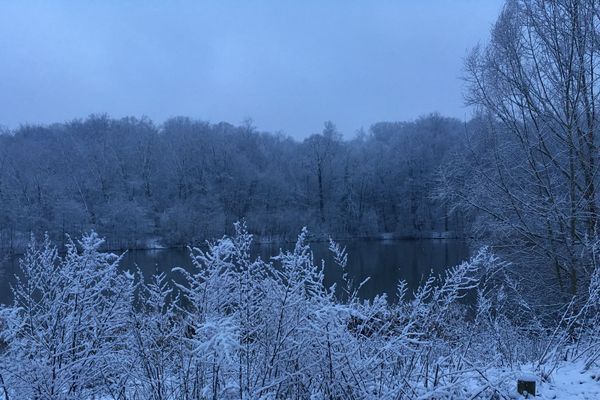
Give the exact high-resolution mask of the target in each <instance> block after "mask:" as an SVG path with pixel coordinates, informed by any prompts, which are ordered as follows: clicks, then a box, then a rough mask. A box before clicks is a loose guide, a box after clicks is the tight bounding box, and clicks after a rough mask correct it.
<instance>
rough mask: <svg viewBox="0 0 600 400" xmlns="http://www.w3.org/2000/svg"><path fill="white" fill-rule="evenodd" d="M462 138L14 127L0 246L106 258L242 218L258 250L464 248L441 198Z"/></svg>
mask: <svg viewBox="0 0 600 400" xmlns="http://www.w3.org/2000/svg"><path fill="white" fill-rule="evenodd" d="M465 135H466V134H465V126H464V124H463V123H461V122H460V121H458V120H455V119H452V118H445V117H442V116H440V115H437V114H432V115H429V116H426V117H421V118H419V119H417V120H416V121H413V122H380V123H376V124H374V125H372V126H371V127H370V129H369V131H368V132H365V131H364V130H359V131H358V132H356V133H355V134H348V133H347V134H346V135H345V136H343V135H342V133H341V132H338V130H337V129H336V127H335V125H334V124H333V123H332V122H325V124H324V128H323V131H322V132H320V133H316V134H313V135H311V136H308V137H307V138H306V139H305V140H303V141H298V140H294V139H292V138H290V137H288V136H285V135H283V134H274V133H267V132H259V131H257V130H256V128H254V127H253V126H252V122H251V121H246V123H244V124H243V125H241V126H233V125H231V124H228V123H224V122H222V123H218V124H210V123H208V122H203V121H198V120H192V119H190V118H185V117H178V118H172V119H169V120H168V121H166V122H164V123H163V124H160V125H157V124H155V123H153V122H152V121H151V120H149V119H147V118H142V119H136V118H123V119H118V120H117V119H112V118H110V117H109V116H107V115H93V116H90V117H89V118H87V119H85V120H81V121H79V120H78V121H71V122H68V123H57V124H51V125H48V126H22V127H20V128H18V129H16V130H14V131H7V132H5V133H4V134H2V135H0V245H1V246H2V247H3V248H4V249H8V250H12V251H22V250H23V249H24V245H25V244H26V243H27V242H28V239H29V234H30V233H32V232H33V233H34V234H38V235H39V234H43V233H44V232H48V234H49V235H50V237H51V238H53V239H55V240H59V241H63V240H64V238H65V233H69V234H74V235H79V234H81V233H83V232H87V231H89V230H90V229H94V230H96V231H97V232H98V233H100V234H102V235H103V236H105V237H106V238H109V239H108V240H109V242H108V243H107V245H108V246H109V248H111V249H127V248H136V247H141V248H143V247H148V246H153V245H154V246H156V245H160V246H185V245H188V244H190V243H198V242H202V241H203V240H206V239H210V238H213V237H215V236H218V235H221V234H223V233H231V229H232V226H233V223H234V222H235V221H238V220H241V219H245V220H246V221H247V223H248V227H249V230H250V231H251V232H252V233H253V234H255V235H257V236H258V237H259V238H263V239H264V240H274V239H275V240H290V239H291V240H294V237H295V235H296V233H297V232H298V231H299V230H300V229H301V228H302V227H303V226H307V227H309V228H310V229H311V232H313V234H314V235H316V236H317V237H319V236H321V237H325V238H326V237H327V235H334V236H335V237H337V238H344V237H346V238H348V237H350V238H358V237H377V236H378V235H380V234H384V233H388V234H392V235H393V236H395V237H436V236H461V235H464V234H465V232H466V230H465V224H466V223H467V220H466V218H465V215H464V213H462V212H460V211H455V212H453V211H452V210H451V209H450V206H449V205H448V204H447V202H445V201H444V200H443V199H441V198H440V197H439V196H437V194H436V188H437V187H438V181H437V180H438V173H439V171H440V170H441V169H443V168H444V165H445V163H447V162H449V161H450V160H451V159H452V157H453V156H454V155H456V154H458V153H460V152H462V151H463V150H464V149H465V147H466V144H465V137H466V136H465ZM345 138H348V139H345Z"/></svg>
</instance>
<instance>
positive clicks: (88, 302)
mask: <svg viewBox="0 0 600 400" xmlns="http://www.w3.org/2000/svg"><path fill="white" fill-rule="evenodd" d="M101 244H102V240H101V239H100V238H98V236H97V235H96V234H95V233H91V234H89V235H85V236H83V238H82V239H81V240H80V241H78V242H77V243H75V242H73V241H69V242H68V244H67V253H66V255H65V256H64V257H59V256H58V254H57V250H56V248H55V247H53V246H52V245H51V244H50V242H49V240H48V238H46V239H45V240H44V241H43V242H42V243H37V242H35V241H34V240H32V242H31V244H30V245H29V249H28V252H27V255H26V256H25V258H24V260H23V261H22V262H21V276H20V277H19V278H18V280H17V282H16V284H15V286H14V288H13V293H14V303H13V305H12V306H11V307H6V308H4V309H2V310H1V311H0V312H1V314H0V319H1V320H2V325H3V327H2V330H1V331H0V336H1V338H2V340H4V341H5V342H6V348H5V349H4V351H3V352H2V354H0V375H1V376H2V381H3V386H4V390H6V393H8V394H10V398H18V399H34V398H35V399H81V398H88V397H92V396H95V395H97V394H99V393H113V394H115V395H116V393H117V392H118V390H119V389H121V388H123V387H124V386H125V385H126V383H127V382H126V380H127V376H128V373H127V369H126V366H125V365H124V364H123V363H122V360H123V359H124V358H125V357H124V354H125V353H126V350H127V349H126V346H125V345H124V344H125V343H126V342H127V336H128V334H129V332H128V329H127V326H128V318H129V311H130V309H131V303H132V301H133V281H132V280H131V279H129V278H128V277H127V276H125V275H124V274H122V273H119V272H118V270H117V265H118V262H119V258H118V257H117V256H115V255H113V254H107V253H102V252H100V251H99V247H100V245H101Z"/></svg>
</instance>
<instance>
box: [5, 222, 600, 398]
mask: <svg viewBox="0 0 600 400" xmlns="http://www.w3.org/2000/svg"><path fill="white" fill-rule="evenodd" d="M235 230H236V234H235V235H234V236H233V237H223V238H221V239H219V240H217V241H215V242H212V243H209V245H208V248H207V249H206V250H201V249H198V248H194V249H191V250H190V253H191V257H192V261H193V265H194V268H193V269H192V270H190V271H185V270H179V272H180V273H181V274H182V277H183V281H181V280H180V281H179V283H174V282H170V281H168V280H167V279H166V277H165V275H164V274H158V275H155V276H153V277H147V278H144V277H142V276H141V274H138V275H137V276H134V275H132V274H130V273H120V272H118V268H117V263H118V261H119V258H118V257H116V256H114V255H111V254H104V253H101V252H99V251H98V248H99V246H100V244H101V243H102V241H101V240H100V239H99V238H98V237H97V235H96V234H94V233H92V234H89V235H86V236H84V237H83V238H82V239H81V241H79V242H78V243H77V244H76V243H73V242H70V243H69V246H68V249H67V250H68V251H67V254H66V256H64V257H59V256H58V254H57V251H56V249H55V248H54V247H52V245H51V244H50V243H49V241H48V240H45V241H44V242H43V243H41V244H37V243H35V242H32V245H31V246H30V249H29V251H28V253H27V255H26V257H25V259H24V260H23V262H22V264H21V266H22V276H21V277H20V278H19V280H18V281H17V284H16V285H15V287H14V294H15V301H14V304H13V305H12V306H10V307H5V308H4V309H2V310H1V311H0V335H1V339H2V340H3V342H4V343H6V344H5V345H4V347H3V348H0V399H1V398H2V396H4V398H5V399H11V398H18V399H34V398H36V399H81V398H98V397H101V396H102V397H103V398H113V399H125V398H127V399H156V400H158V399H165V400H166V399H192V398H193V399H198V398H199V399H227V398H237V399H276V398H286V399H288V398H289V399H305V398H312V399H321V398H323V399H324V398H328V399H334V398H335V399H364V398H379V399H428V398H436V399H452V398H476V397H477V396H480V397H482V398H490V397H492V396H500V397H508V396H510V395H511V393H512V392H513V391H514V388H513V384H514V372H513V371H515V370H517V369H518V368H520V366H522V365H524V364H529V365H532V366H533V367H532V368H535V365H537V368H538V372H539V373H540V375H542V373H543V372H544V371H546V370H547V369H548V368H550V367H549V365H551V364H552V363H551V362H550V361H552V362H554V361H555V360H557V359H558V357H559V356H565V354H566V353H567V352H568V351H571V355H573V357H581V358H582V359H585V361H586V363H587V365H592V364H593V363H595V362H597V360H598V357H599V353H600V349H599V347H598V344H597V343H598V341H599V340H598V339H599V337H598V331H597V330H594V327H595V326H597V323H598V322H600V321H598V313H597V311H598V307H599V304H598V299H599V298H600V296H599V293H600V276H599V273H598V271H597V270H596V272H595V273H594V274H593V278H592V281H591V282H590V284H589V296H588V298H587V299H586V301H585V302H584V304H585V306H584V307H579V306H578V308H577V309H576V311H577V312H575V307H573V310H571V311H568V312H565V318H563V321H562V322H561V323H559V324H558V327H556V326H547V325H544V321H542V320H540V319H539V318H536V313H535V312H534V308H533V307H532V306H530V305H529V304H527V302H526V301H525V300H524V298H523V297H522V296H521V295H520V294H521V293H522V291H523V289H522V287H521V283H520V282H519V281H518V280H516V279H515V277H514V275H512V273H511V265H510V264H507V263H503V262H501V261H500V260H498V259H497V258H496V257H495V256H494V255H493V254H492V252H491V251H490V249H488V248H483V249H481V250H480V251H479V252H477V253H476V254H475V255H474V256H473V258H472V259H471V260H469V261H467V262H464V263H462V264H461V265H458V266H456V267H453V268H450V269H448V270H447V272H446V273H445V275H444V276H440V277H437V276H431V277H430V278H429V279H427V280H426V281H425V282H424V283H423V284H422V285H421V286H420V287H419V288H418V289H416V290H415V291H414V292H413V293H409V292H408V290H407V284H406V283H405V282H399V283H398V301H396V302H394V303H391V302H389V301H388V300H387V298H386V296H385V295H382V296H377V297H375V298H374V299H373V300H361V299H360V298H359V296H358V295H357V288H358V287H360V284H354V283H353V282H352V281H351V280H350V279H349V278H348V276H347V275H346V274H343V275H344V277H343V281H344V282H343V287H342V288H336V287H335V286H332V287H326V286H325V285H324V283H323V282H324V279H323V278H324V277H323V263H322V262H321V263H317V262H315V260H314V258H313V255H312V252H311V250H310V246H309V245H308V244H307V231H306V230H303V231H302V232H301V233H300V234H299V236H298V240H297V243H296V246H295V247H294V249H293V250H291V251H286V252H281V253H280V254H279V255H278V256H276V257H273V258H272V259H271V260H268V261H267V260H262V259H260V258H253V257H251V252H250V249H251V244H252V237H251V235H249V234H248V232H247V231H246V228H245V226H244V225H243V224H236V226H235ZM330 250H331V251H332V252H333V253H334V260H335V262H336V263H337V264H338V266H339V267H340V268H342V269H343V270H345V268H346V260H347V256H346V252H345V249H343V248H342V247H341V246H339V245H337V244H336V243H334V242H331V244H330ZM475 298H476V300H475ZM573 304H575V302H573ZM577 304H581V302H577ZM565 321H566V323H567V324H570V325H569V326H570V327H571V328H573V329H570V330H569V329H565V327H564V325H565ZM594 324H596V325H594ZM569 332H571V333H572V332H575V333H576V334H577V337H578V338H581V341H580V342H577V343H581V347H580V348H574V347H573V346H574V344H575V343H576V342H575V341H573V340H571V341H569V340H567V339H568V338H569V336H568V334H569ZM3 400H4V399H3Z"/></svg>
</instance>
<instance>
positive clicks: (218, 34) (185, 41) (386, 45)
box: [0, 0, 502, 138]
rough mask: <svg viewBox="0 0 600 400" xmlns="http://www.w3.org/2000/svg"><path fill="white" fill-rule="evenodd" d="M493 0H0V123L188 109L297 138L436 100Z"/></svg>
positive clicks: (457, 89)
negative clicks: (326, 125) (246, 121)
mask: <svg viewBox="0 0 600 400" xmlns="http://www.w3.org/2000/svg"><path fill="white" fill-rule="evenodd" d="M501 6H502V3H501V1H499V0H446V1H444V0H431V1H426V0H413V1H408V0H407V1H348V0H339V1H283V0H273V1H239V2H234V1H214V2H201V1H160V2H159V1H141V0H140V1H123V0H119V1H116V0H115V1H94V2H91V1H90V2H87V1H78V2H71V1H39V2H30V1H12V2H8V1H2V2H0V125H5V126H8V127H10V128H14V127H17V126H18V125H19V124H20V123H25V122H29V123H35V122H42V123H48V122H62V121H65V120H70V119H73V118H82V117H86V116H87V115H89V114H91V113H102V112H106V113H109V114H110V115H112V116H115V117H121V116H125V115H133V116H138V117H139V116H142V115H147V116H149V117H151V118H152V119H154V120H156V121H157V122H162V121H164V120H165V119H166V118H168V117H170V116H175V115H186V116H190V117H194V118H199V119H203V120H208V121H211V122H219V121H228V122H231V123H234V124H238V123H240V122H241V121H242V120H244V119H245V118H247V117H250V118H252V119H253V120H254V124H255V125H256V126H257V127H258V128H259V129H261V130H269V131H277V130H281V131H283V132H285V133H287V134H290V135H292V136H294V137H297V138H302V137H305V136H307V135H308V134H311V133H315V132H317V131H320V130H321V127H322V125H323V121H325V120H332V121H334V122H335V123H336V124H337V126H338V128H339V129H340V130H341V131H342V132H343V133H344V134H345V135H347V136H350V135H352V134H353V133H354V131H355V130H356V129H358V128H360V127H361V126H362V127H364V128H365V129H367V128H368V127H369V125H370V124H371V123H373V122H377V121H383V120H386V121H390V120H410V119H414V118H416V117H418V116H419V115H423V114H427V113H430V112H433V111H438V112H440V113H442V114H444V115H448V116H453V117H458V118H461V119H464V118H465V117H468V115H469V111H468V110H467V109H465V108H464V107H463V97H462V86H463V84H462V82H461V80H460V76H461V75H462V62H463V58H464V57H465V55H466V54H467V52H468V49H470V48H472V47H473V46H474V45H476V44H477V43H478V42H485V40H486V39H487V37H488V35H489V29H490V27H491V25H492V24H493V22H494V21H495V19H496V17H497V15H498V13H499V11H500V8H501Z"/></svg>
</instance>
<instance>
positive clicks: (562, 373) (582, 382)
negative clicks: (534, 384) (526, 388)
mask: <svg viewBox="0 0 600 400" xmlns="http://www.w3.org/2000/svg"><path fill="white" fill-rule="evenodd" d="M536 399H558V400H571V399H576V400H600V367H598V366H595V367H592V368H591V369H590V370H588V371H584V367H583V363H565V364H562V365H561V366H559V367H558V368H557V369H556V370H555V371H554V372H553V374H552V375H551V377H550V382H541V383H540V382H539V381H538V396H537V397H536Z"/></svg>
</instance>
